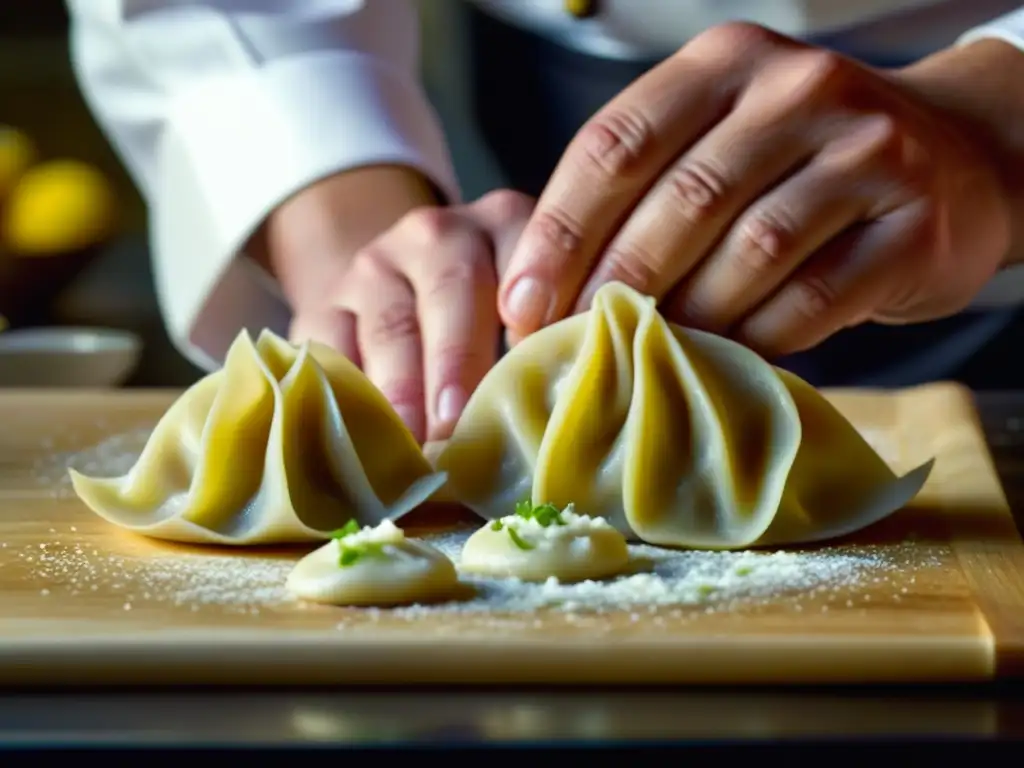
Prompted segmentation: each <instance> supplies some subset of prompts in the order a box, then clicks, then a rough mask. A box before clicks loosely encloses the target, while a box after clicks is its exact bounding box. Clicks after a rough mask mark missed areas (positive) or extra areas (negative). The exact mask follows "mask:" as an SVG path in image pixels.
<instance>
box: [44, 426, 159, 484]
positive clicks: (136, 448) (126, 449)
mask: <svg viewBox="0 0 1024 768" xmlns="http://www.w3.org/2000/svg"><path fill="white" fill-rule="evenodd" d="M152 432H153V430H152V429H150V428H144V429H134V430H132V431H130V432H124V433H121V434H117V435H113V436H111V437H109V438H107V439H106V440H104V441H103V442H101V443H98V444H97V445H94V446H91V447H89V448H86V449H85V450H81V451H67V452H64V453H57V452H54V453H50V454H48V455H47V456H46V457H45V458H43V459H40V460H39V461H38V462H37V463H36V465H35V466H34V467H33V468H32V469H33V477H34V478H35V481H36V483H37V484H38V485H40V486H43V487H46V488H49V489H51V490H52V492H53V495H54V496H57V497H68V496H74V494H75V492H74V490H73V489H72V487H71V478H70V477H69V476H68V470H69V469H76V470H78V471H79V472H81V473H83V474H86V475H93V476H95V477H117V476H118V475H123V474H126V473H127V472H128V470H130V469H131V468H132V467H133V466H134V465H135V462H136V461H138V459H139V456H140V455H141V454H142V449H143V448H145V446H146V441H147V440H148V439H149V436H150V435H151V434H152ZM45 447H47V446H44V448H45Z"/></svg>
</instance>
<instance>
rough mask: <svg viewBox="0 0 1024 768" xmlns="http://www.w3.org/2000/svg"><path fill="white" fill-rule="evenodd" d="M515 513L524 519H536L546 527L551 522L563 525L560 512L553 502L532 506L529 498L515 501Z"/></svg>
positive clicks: (563, 521)
mask: <svg viewBox="0 0 1024 768" xmlns="http://www.w3.org/2000/svg"><path fill="white" fill-rule="evenodd" d="M516 515H517V516H518V517H521V518H523V519H524V520H536V521H537V523H538V524H540V525H542V526H543V527H545V528H547V527H548V526H550V525H551V524H552V523H554V524H555V525H565V520H563V519H562V513H561V512H560V511H559V509H558V507H556V506H555V505H554V504H538V505H537V506H534V505H533V504H532V503H531V502H530V500H529V499H523V500H522V501H517V502H516Z"/></svg>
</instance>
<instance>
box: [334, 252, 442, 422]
mask: <svg viewBox="0 0 1024 768" xmlns="http://www.w3.org/2000/svg"><path fill="white" fill-rule="evenodd" d="M376 248H377V246H376V244H375V245H373V246H371V247H370V248H369V249H367V250H364V251H362V252H361V253H360V254H359V255H357V256H356V257H355V258H354V259H353V261H352V265H351V267H350V269H349V272H348V273H347V275H346V280H345V282H344V292H343V294H342V298H341V301H342V303H343V305H344V306H345V307H346V308H347V309H349V310H350V311H352V313H353V314H354V315H355V316H356V337H357V340H358V345H359V356H360V358H361V360H362V368H363V372H364V373H365V374H366V376H367V378H369V379H370V381H372V382H373V383H374V384H375V385H376V386H377V388H378V389H380V391H381V392H383V393H384V396H385V397H386V398H387V399H388V401H389V402H390V403H391V405H392V406H393V407H394V409H395V411H396V412H397V413H398V415H399V416H400V417H401V418H402V421H404V422H405V423H406V425H407V426H408V427H409V430H410V431H411V432H412V433H413V435H414V436H415V437H416V439H417V440H419V441H420V442H423V440H424V439H425V436H426V413H425V402H424V383H423V359H422V344H421V341H420V328H419V322H418V319H417V314H416V297H415V294H414V293H413V289H412V286H411V285H410V284H409V283H408V281H407V280H406V279H405V278H404V277H403V276H402V275H401V274H399V273H398V272H396V271H395V270H394V269H393V268H392V267H391V265H390V264H389V261H388V259H386V258H382V257H381V255H380V253H379V251H377V250H375V249H376Z"/></svg>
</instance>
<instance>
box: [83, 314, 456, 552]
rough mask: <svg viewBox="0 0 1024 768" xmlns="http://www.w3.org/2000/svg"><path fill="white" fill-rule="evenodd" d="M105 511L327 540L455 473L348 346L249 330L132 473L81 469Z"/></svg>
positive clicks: (212, 528)
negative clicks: (427, 451) (434, 462)
mask: <svg viewBox="0 0 1024 768" xmlns="http://www.w3.org/2000/svg"><path fill="white" fill-rule="evenodd" d="M71 480H72V483H73V484H74V488H75V492H76V493H77V494H78V496H79V497H80V498H81V499H82V500H83V501H84V502H85V503H86V504H87V505H88V506H89V508H90V509H92V510H93V511H94V512H95V513H96V514H98V515H99V516H100V517H102V518H104V519H105V520H107V521H109V522H111V523H113V524H115V525H118V526H120V527H122V528H127V529H129V530H132V531H136V532H138V533H141V534H145V535H147V536H151V537H154V538H159V539H169V540H173V541H183V542H194V543H203V544H229V545H230V544H234V545H249V544H283V543H297V542H308V541H321V540H326V539H329V538H330V534H331V532H332V531H334V530H335V529H337V528H340V527H341V526H342V525H344V524H345V522H346V521H347V520H349V519H355V520H357V521H358V522H359V523H360V524H361V525H376V524H377V523H380V522H381V521H382V520H385V519H397V518H399V517H401V516H402V515H404V514H405V513H407V512H409V511H411V510H412V509H413V508H415V507H417V506H419V505H420V504H421V503H422V502H424V501H425V500H426V499H427V498H429V497H430V496H431V495H432V494H433V493H434V491H436V490H437V489H438V488H439V487H440V486H441V485H443V484H444V475H443V474H439V473H436V472H434V470H433V469H432V468H431V466H430V463H429V462H428V461H427V459H426V458H425V457H424V455H423V453H422V451H421V450H420V447H419V445H418V444H417V442H416V440H415V438H414V437H413V435H412V433H411V432H409V430H408V429H407V428H406V427H405V425H404V424H403V422H402V421H401V419H400V418H399V416H398V414H396V413H395V412H394V410H393V409H392V408H391V406H390V404H389V403H388V402H387V400H386V399H385V397H384V395H383V394H381V393H380V391H379V390H377V388H376V387H374V386H373V384H372V383H371V382H370V381H369V380H368V379H367V378H366V377H365V376H364V375H363V373H362V372H361V371H360V370H359V369H358V368H357V367H356V366H355V365H354V364H353V363H351V362H350V361H349V360H348V359H347V358H345V357H344V356H342V355H340V354H338V353H336V352H334V351H332V350H330V349H329V348H327V347H325V346H322V345H319V344H313V343H310V344H304V345H303V346H302V347H300V348H296V347H294V346H292V345H291V344H289V343H288V342H286V341H284V340H283V339H281V338H279V337H277V336H275V335H274V334H272V333H270V332H268V331H264V332H263V333H262V334H260V336H259V338H258V339H257V341H256V342H255V343H253V341H252V338H251V337H250V336H249V334H248V333H247V332H245V331H243V332H242V333H240V334H239V335H238V337H237V338H236V339H235V341H234V342H233V343H232V345H231V348H230V349H229V350H228V354H227V358H226V360H225V362H224V367H223V368H222V369H221V370H219V371H217V372H216V373H212V374H210V375H209V376H206V377H205V378H203V379H202V380H200V381H199V382H197V383H196V384H195V385H193V386H192V387H191V388H190V389H188V390H187V391H186V392H185V393H184V394H182V396H181V397H180V398H179V399H178V400H177V401H176V402H175V403H174V404H173V405H172V406H171V408H170V409H169V410H168V411H167V413H166V414H164V416H163V418H162V419H161V420H160V422H159V423H158V424H157V426H156V428H155V429H154V430H153V433H152V435H151V436H150V438H149V441H148V442H147V443H146V446H145V448H144V449H143V451H142V454H141V455H140V456H139V459H138V461H137V462H136V464H135V466H134V467H132V469H131V470H130V471H129V472H128V474H126V475H124V476H123V477H116V478H104V479H100V478H92V477H86V476H84V475H81V474H79V473H77V472H75V471H73V470H72V472H71Z"/></svg>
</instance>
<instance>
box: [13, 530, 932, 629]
mask: <svg viewBox="0 0 1024 768" xmlns="http://www.w3.org/2000/svg"><path fill="white" fill-rule="evenodd" d="M468 535H469V532H460V533H449V534H444V535H439V536H428V537H426V539H425V540H426V541H429V542H430V543H432V544H434V545H435V546H438V547H439V548H440V549H441V550H442V551H444V552H445V553H446V554H447V555H449V556H450V557H451V558H452V559H453V560H455V561H456V562H458V553H459V551H460V550H461V547H462V545H463V543H464V542H465V540H466V538H467V537H468ZM630 549H631V554H632V555H633V558H634V560H635V561H637V562H638V563H639V564H646V565H647V566H648V567H649V570H647V571H645V572H641V573H632V574H629V575H624V576H621V577H619V578H617V579H613V580H609V581H606V582H582V583H578V584H560V583H558V582H556V581H554V580H549V581H548V582H547V583H543V584H531V583H527V582H520V581H517V580H514V579H507V580H502V579H487V578H480V577H474V576H469V575H466V576H464V577H463V581H464V583H466V584H468V585H470V586H472V587H473V588H474V590H475V595H474V596H473V597H471V598H470V599H466V600H462V601H453V602H449V603H443V604H439V605H433V606H420V605H417V606H406V607H400V608H395V609H392V610H388V611H381V610H378V609H350V610H355V611H356V612H357V613H361V614H363V615H364V616H368V617H370V618H376V617H379V616H382V615H384V614H388V615H391V616H393V617H396V618H404V619H415V618H417V617H422V616H425V615H438V616H443V615H445V614H451V615H456V614H458V615H466V614H492V615H498V614H523V613H527V614H529V613H534V612H536V611H539V610H545V611H553V612H562V613H566V614H583V613H608V612H612V611H626V612H635V611H644V610H647V611H651V612H654V611H657V610H659V609H661V608H685V607H694V606H699V607H702V608H703V609H704V610H705V612H713V611H723V610H730V609H738V608H742V607H743V606H750V605H752V604H765V603H777V602H778V601H780V600H782V599H790V600H791V602H794V604H795V606H796V607H795V609H796V610H801V608H800V607H799V600H800V599H801V598H803V599H807V598H815V597H817V598H819V600H818V602H821V599H824V601H825V602H826V603H836V602H837V601H839V600H842V601H843V602H850V601H851V600H853V599H854V598H855V597H856V593H855V590H856V588H857V587H858V586H869V585H870V586H873V589H874V591H876V593H877V590H878V585H880V584H892V585H893V586H892V593H893V599H894V600H895V601H899V599H900V595H899V592H898V590H897V588H896V586H895V582H894V581H892V577H893V575H895V574H902V575H903V576H904V577H905V576H906V574H907V573H908V567H909V566H910V562H909V560H907V561H904V560H903V559H902V558H901V557H900V556H899V552H898V548H897V549H895V550H891V551H890V549H889V548H876V549H875V550H874V551H861V550H853V549H849V550H843V549H826V550H822V551H818V552H771V553H758V552H701V551H689V552H687V551H683V552H677V551H671V550H664V549H660V548H657V547H651V546H646V545H633V546H631V547H630ZM906 552H908V551H906ZM18 558H19V559H20V560H21V561H22V562H23V563H24V564H25V565H26V566H27V567H28V568H29V570H30V571H31V573H32V575H33V578H34V579H35V580H36V581H37V582H39V583H40V595H41V597H43V598H50V597H52V596H54V595H59V594H64V595H70V596H72V597H75V596H82V595H86V596H87V595H88V594H89V593H90V592H91V593H96V592H100V593H102V594H104V595H110V594H113V595H116V596H117V599H118V600H119V601H123V607H124V610H132V609H135V608H140V607H144V606H145V605H146V604H148V603H160V604H162V605H164V606H175V607H178V608H181V609H183V610H190V611H198V610H200V609H203V608H209V607H217V608H219V609H221V610H223V611H224V612H226V613H235V614H237V613H249V614H258V613H259V612H260V611H261V609H266V608H273V607H279V606H284V605H286V604H288V603H294V602H296V601H295V600H294V599H293V598H292V597H291V596H290V595H289V594H288V593H287V592H286V591H285V589H284V582H285V578H286V577H287V575H288V573H289V571H290V570H291V568H292V567H293V564H294V562H295V560H293V559H282V558H272V557H260V556H252V555H249V556H231V555H225V554H220V553H219V552H218V553H216V554H191V553H190V554H180V555H179V554H166V555H165V554H160V555H154V556H150V557H145V558H140V557H135V556H130V555H119V554H110V553H105V552H102V551H100V550H98V549H91V548H90V547H89V545H87V544H86V543H84V542H83V543H82V544H80V545H77V546H76V545H71V546H69V545H66V544H61V545H58V544H49V545H47V544H42V545H38V547H33V548H26V549H24V550H22V551H20V552H18ZM934 564H937V561H936V562H933V563H928V562H926V563H922V562H921V561H920V559H917V562H916V563H915V565H916V567H921V566H922V565H925V566H927V565H934ZM851 590H853V591H851ZM905 592H906V589H905V588H904V589H903V593H905ZM851 595H853V597H851ZM864 599H867V598H866V597H865V598H864ZM850 605H852V602H851V603H850ZM634 620H635V618H634Z"/></svg>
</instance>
